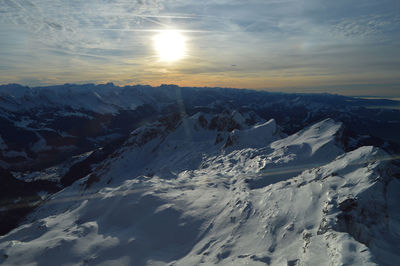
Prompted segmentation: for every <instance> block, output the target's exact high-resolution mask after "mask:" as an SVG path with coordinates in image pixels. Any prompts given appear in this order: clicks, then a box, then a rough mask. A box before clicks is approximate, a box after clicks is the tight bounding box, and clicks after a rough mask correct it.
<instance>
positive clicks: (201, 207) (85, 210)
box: [0, 113, 400, 265]
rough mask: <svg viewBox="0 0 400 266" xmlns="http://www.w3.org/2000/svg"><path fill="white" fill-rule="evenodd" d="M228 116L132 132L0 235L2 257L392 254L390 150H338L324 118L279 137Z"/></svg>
mask: <svg viewBox="0 0 400 266" xmlns="http://www.w3.org/2000/svg"><path fill="white" fill-rule="evenodd" d="M221 116H222V115H221ZM228 116H229V117H231V118H232V119H233V120H234V121H235V122H237V124H239V125H240V129H234V130H233V131H223V130H222V131H218V130H216V129H210V128H209V127H208V126H205V125H206V124H207V125H209V124H210V121H211V120H212V119H213V116H212V115H209V114H203V113H198V114H196V115H194V116H191V117H183V118H182V119H180V120H179V121H177V122H176V123H171V124H168V125H165V124H162V123H159V122H156V123H154V124H151V125H146V126H143V127H142V128H139V129H137V130H135V131H134V132H132V134H131V136H130V139H129V140H128V141H127V142H126V143H125V144H124V145H123V146H122V147H121V148H120V149H119V150H118V151H117V152H116V153H115V154H113V155H112V156H110V158H109V159H107V160H106V161H105V162H104V163H103V164H102V165H99V166H98V167H97V168H96V170H95V171H94V172H93V173H92V174H91V175H89V176H87V177H85V178H83V179H81V180H78V181H76V182H75V183H74V184H73V185H72V186H70V187H68V188H65V189H64V190H62V191H60V192H58V193H57V194H55V195H53V196H51V197H50V198H49V199H48V200H47V201H46V202H45V203H44V204H42V205H41V206H40V207H39V208H37V209H36V210H35V211H34V212H33V213H32V214H31V215H30V216H29V217H28V220H27V222H26V223H25V224H23V225H21V226H19V227H18V228H16V229H14V230H13V231H11V232H10V233H9V234H7V235H5V236H2V237H0V263H1V264H2V265H52V264H54V263H57V265H199V264H204V265H213V264H220V265H266V264H267V265H268V264H270V265H376V264H380V265H391V263H393V261H399V260H400V258H399V255H398V243H400V234H399V230H400V229H399V228H400V227H399V226H400V215H399V208H398V206H397V203H398V202H399V200H400V198H399V197H400V196H399V194H398V193H397V192H398V189H400V182H399V181H398V180H397V179H393V178H391V176H390V171H391V170H390V169H392V168H391V165H390V160H388V157H389V155H388V154H386V153H385V152H383V151H381V150H379V149H378V148H374V147H361V148H359V149H357V150H354V151H351V152H348V153H345V152H344V151H343V149H342V148H341V144H340V140H339V139H340V134H341V128H342V125H341V123H338V122H335V121H333V120H331V119H328V120H324V121H321V122H320V123H317V124H315V125H313V126H311V127H308V128H306V129H304V130H301V131H300V132H298V133H295V134H293V135H291V136H285V135H284V134H282V133H281V132H280V131H279V127H278V126H277V125H276V122H275V121H274V120H270V121H264V122H260V123H257V124H256V125H253V126H249V125H246V124H245V123H244V122H245V120H243V119H242V118H243V117H245V116H246V114H238V113H233V114H229V115H228ZM200 117H202V118H200ZM205 121H206V122H207V123H206V122H205ZM228 138H233V139H234V140H233V141H232V145H226V143H227V140H228ZM218 139H222V141H219V142H218V141H216V140H218ZM93 175H95V177H97V178H95V177H94V176H93ZM90 180H98V181H97V182H90ZM383 219H385V221H386V222H385V223H382V220H383ZM5 255H6V256H5Z"/></svg>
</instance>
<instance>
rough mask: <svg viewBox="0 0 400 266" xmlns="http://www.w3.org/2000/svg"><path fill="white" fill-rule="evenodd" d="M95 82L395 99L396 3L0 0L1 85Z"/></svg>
mask: <svg viewBox="0 0 400 266" xmlns="http://www.w3.org/2000/svg"><path fill="white" fill-rule="evenodd" d="M164 30H176V31H178V32H179V33H180V34H181V35H182V36H183V37H184V40H185V53H184V54H185V55H184V57H183V58H181V59H179V60H176V61H174V62H166V61H162V60H160V58H159V55H157V51H156V50H155V45H154V39H155V36H156V35H157V34H159V33H160V32H162V31H164ZM104 82H114V83H115V84H118V85H126V84H150V85H159V84H177V85H181V86H209V87H214V86H218V87H234V88H254V89H266V90H269V91H282V92H329V93H339V94H344V95H365V96H369V95H375V96H388V97H390V96H394V97H399V96H400V0H379V1H378V0H351V1H349V0H335V1H332V0H329V1H328V0H280V1H278V0H248V1H243V0H241V1H239V0H229V1H228V0H219V1H217V0H202V1H199V0H174V1H171V0H131V1H128V0H85V1H81V0H35V1H33V0H0V84H6V83H20V84H23V85H29V86H41V85H53V84H63V83H104Z"/></svg>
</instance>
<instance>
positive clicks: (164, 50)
mask: <svg viewBox="0 0 400 266" xmlns="http://www.w3.org/2000/svg"><path fill="white" fill-rule="evenodd" d="M154 46H155V49H156V51H157V53H158V56H159V58H160V60H161V61H166V62H173V61H176V60H179V59H182V58H183V57H184V55H185V38H184V37H183V35H182V34H181V33H180V32H179V31H176V30H165V31H162V32H160V33H159V34H157V35H156V36H155V37H154Z"/></svg>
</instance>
